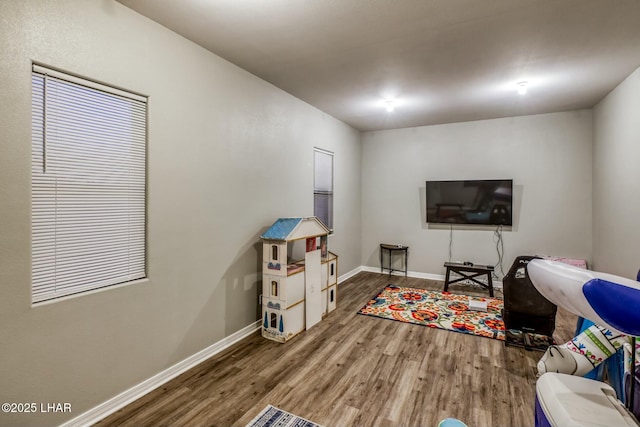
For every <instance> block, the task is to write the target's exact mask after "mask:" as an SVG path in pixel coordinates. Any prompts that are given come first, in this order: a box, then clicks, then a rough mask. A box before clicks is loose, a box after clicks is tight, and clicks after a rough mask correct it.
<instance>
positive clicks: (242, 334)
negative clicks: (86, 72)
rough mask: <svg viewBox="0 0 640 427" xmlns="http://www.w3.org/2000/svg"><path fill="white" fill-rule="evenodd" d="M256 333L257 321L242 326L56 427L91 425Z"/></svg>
mask: <svg viewBox="0 0 640 427" xmlns="http://www.w3.org/2000/svg"><path fill="white" fill-rule="evenodd" d="M258 330H260V320H257V321H255V322H254V323H252V324H250V325H248V326H245V327H244V328H242V329H240V330H239V331H237V332H234V333H233V334H231V335H229V336H228V337H225V338H223V339H221V340H220V341H218V342H216V343H214V344H212V345H210V346H209V347H207V348H205V349H203V350H201V351H199V352H197V353H195V354H193V355H191V356H189V357H187V358H186V359H184V360H182V361H180V362H178V363H176V364H175V365H173V366H170V367H169V368H167V369H165V370H164V371H162V372H158V373H157V374H155V375H154V376H152V377H151V378H148V379H146V380H144V381H143V382H141V383H140V384H137V385H135V386H133V387H131V388H130V389H128V390H125V391H123V392H122V393H120V394H118V395H117V396H114V397H112V398H111V399H109V400H107V401H105V402H103V403H101V404H99V405H98V406H95V407H93V408H91V409H89V410H88V411H86V412H84V413H82V414H80V415H78V416H77V417H75V418H73V419H72V420H69V421H67V422H66V423H64V424H61V426H60V427H76V426H90V425H92V424H95V423H97V422H98V421H100V420H102V419H104V418H106V417H107V416H109V415H111V414H113V413H114V412H116V411H117V410H119V409H121V408H123V407H124V406H126V405H128V404H129V403H131V402H133V401H134V400H137V399H139V398H141V397H142V396H144V395H145V394H147V393H149V392H151V391H153V390H155V389H156V388H158V387H160V386H161V385H162V384H164V383H166V382H167V381H169V380H171V379H173V378H175V377H177V376H178V375H180V374H182V373H183V372H185V371H187V370H189V369H191V368H193V367H194V366H196V365H198V364H200V363H202V362H204V361H205V360H207V359H209V358H210V357H212V356H215V355H216V354H218V353H220V352H221V351H223V350H225V349H227V348H228V347H230V346H232V345H233V344H235V343H237V342H239V341H240V340H242V339H244V338H246V337H248V336H249V335H251V334H253V333H254V332H256V331H258Z"/></svg>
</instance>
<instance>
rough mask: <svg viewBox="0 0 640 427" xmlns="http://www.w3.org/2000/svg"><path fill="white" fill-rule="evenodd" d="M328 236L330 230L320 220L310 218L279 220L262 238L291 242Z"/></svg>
mask: <svg viewBox="0 0 640 427" xmlns="http://www.w3.org/2000/svg"><path fill="white" fill-rule="evenodd" d="M326 234H329V229H328V228H327V227H325V226H324V224H322V222H320V220H319V219H318V218H316V217H314V216H310V217H307V218H279V219H278V220H277V221H276V222H274V223H273V225H272V226H271V227H269V229H268V230H267V231H265V232H264V234H263V235H262V236H260V237H261V238H262V239H265V240H283V241H289V240H295V239H302V238H305V237H315V236H322V235H326Z"/></svg>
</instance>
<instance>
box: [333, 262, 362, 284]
mask: <svg viewBox="0 0 640 427" xmlns="http://www.w3.org/2000/svg"><path fill="white" fill-rule="evenodd" d="M362 268H363V267H362V266H360V267H356V268H354V269H353V270H351V271H348V272H346V273H344V274H343V275H342V276H338V284H340V283H342V282H344V281H345V280H349V279H351V278H352V277H353V276H355V275H356V274H358V273H360V272H361V271H362Z"/></svg>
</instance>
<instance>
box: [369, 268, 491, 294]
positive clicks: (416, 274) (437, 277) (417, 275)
mask: <svg viewBox="0 0 640 427" xmlns="http://www.w3.org/2000/svg"><path fill="white" fill-rule="evenodd" d="M359 271H367V272H369V273H378V274H387V275H388V274H389V273H388V272H383V273H380V267H369V266H365V265H363V266H361V267H360V270H359ZM391 275H392V276H404V273H403V272H401V271H393V272H391ZM407 277H414V278H416V279H429V280H439V281H441V282H444V279H445V277H444V275H443V274H432V273H422V272H419V271H407ZM493 287H494V288H495V289H502V281H500V280H495V279H494V280H493Z"/></svg>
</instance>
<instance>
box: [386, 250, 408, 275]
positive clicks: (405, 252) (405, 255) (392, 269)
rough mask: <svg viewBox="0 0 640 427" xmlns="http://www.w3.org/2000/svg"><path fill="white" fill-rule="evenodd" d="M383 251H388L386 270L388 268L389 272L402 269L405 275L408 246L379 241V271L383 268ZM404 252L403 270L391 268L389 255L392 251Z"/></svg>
mask: <svg viewBox="0 0 640 427" xmlns="http://www.w3.org/2000/svg"><path fill="white" fill-rule="evenodd" d="M384 251H387V252H388V253H389V268H387V270H389V274H391V273H393V272H394V271H403V272H404V275H405V276H406V275H407V261H408V260H409V246H403V245H389V244H386V243H380V273H382V272H383V270H384V269H385V268H384V266H383V263H382V253H383V252H384ZM398 251H399V252H401V253H402V252H404V270H396V269H394V268H391V256H392V255H393V253H394V252H398Z"/></svg>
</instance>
